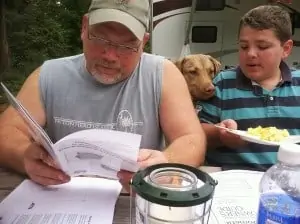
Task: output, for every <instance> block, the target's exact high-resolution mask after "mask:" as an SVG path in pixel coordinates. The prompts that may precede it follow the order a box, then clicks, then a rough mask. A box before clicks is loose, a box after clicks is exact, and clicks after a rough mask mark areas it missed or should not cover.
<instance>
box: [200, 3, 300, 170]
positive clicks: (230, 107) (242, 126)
mask: <svg viewBox="0 0 300 224" xmlns="http://www.w3.org/2000/svg"><path fill="white" fill-rule="evenodd" d="M291 37H292V28H291V21H290V17H289V14H288V13H287V12H286V11H284V10H283V9H282V8H281V7H279V6H275V5H263V6H259V7H256V8H254V9H252V10H250V11H249V12H247V13H246V14H245V15H244V16H243V17H242V19H241V21H240V25H239V66H238V67H237V68H234V69H230V70H226V71H223V72H221V73H219V74H218V75H217V76H216V77H215V79H214V84H215V86H216V93H215V97H213V98H212V99H211V100H209V101H203V102H199V104H201V106H202V110H201V111H200V113H199V117H200V119H201V121H202V126H203V128H204V130H205V132H206V134H207V137H208V144H209V149H208V151H207V155H206V162H207V164H209V165H214V166H223V167H224V166H229V167H230V168H235V167H236V168H241V167H243V168H246V167H247V168H254V169H258V170H265V169H267V168H269V167H270V166H271V165H272V164H274V163H275V162H276V153H277V150H278V147H275V146H266V145H260V144H255V143H250V142H245V141H242V140H241V139H240V138H239V137H238V136H236V135H233V134H230V133H228V132H226V131H224V130H220V129H218V128H216V127H214V125H213V124H217V123H219V125H221V126H224V127H228V128H232V129H239V130H247V128H249V127H257V126H259V125H261V126H263V127H268V126H275V127H277V128H279V129H284V128H286V129H287V130H288V131H289V133H290V134H291V135H295V134H300V89H299V87H298V86H299V84H300V72H299V71H294V70H291V69H290V68H289V67H288V65H287V64H286V63H285V62H284V59H286V58H287V57H288V55H289V54H290V53H291V50H292V46H293V41H292V40H291Z"/></svg>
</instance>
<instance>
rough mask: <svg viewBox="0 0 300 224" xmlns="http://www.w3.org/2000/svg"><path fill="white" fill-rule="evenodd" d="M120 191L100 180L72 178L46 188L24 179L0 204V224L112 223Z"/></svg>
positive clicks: (114, 183)
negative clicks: (67, 181)
mask: <svg viewBox="0 0 300 224" xmlns="http://www.w3.org/2000/svg"><path fill="white" fill-rule="evenodd" d="M121 189H122V187H121V184H120V183H119V182H118V181H116V180H108V179H103V178H90V177H74V178H72V179H71V181H70V182H69V183H66V184H62V185H56V186H47V187H43V186H41V185H38V184H35V183H34V182H33V181H31V180H25V181H23V182H22V183H21V184H20V185H19V186H18V187H17V188H16V189H15V190H14V191H13V192H12V193H11V194H10V195H8V196H7V197H6V198H5V199H4V200H3V201H2V203H1V204H0V223H1V224H18V223H22V224H55V223H68V224H99V223H101V224H111V223H112V221H113V216H114V210H115V204H116V200H117V198H118V196H119V194H120V191H121Z"/></svg>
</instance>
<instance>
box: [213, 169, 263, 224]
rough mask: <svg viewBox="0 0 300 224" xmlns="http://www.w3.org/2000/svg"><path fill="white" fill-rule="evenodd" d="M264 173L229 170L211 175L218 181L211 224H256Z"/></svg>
mask: <svg viewBox="0 0 300 224" xmlns="http://www.w3.org/2000/svg"><path fill="white" fill-rule="evenodd" d="M263 174H264V173H263V172H259V171H251V170H228V171H220V172H215V173H211V174H210V175H211V176H212V178H214V179H215V180H217V181H218V185H217V186H216V189H215V193H214V197H213V201H212V207H211V214H210V219H209V224H224V223H227V224H233V223H241V224H256V217H257V211H258V204H259V183H260V180H261V178H262V176H263Z"/></svg>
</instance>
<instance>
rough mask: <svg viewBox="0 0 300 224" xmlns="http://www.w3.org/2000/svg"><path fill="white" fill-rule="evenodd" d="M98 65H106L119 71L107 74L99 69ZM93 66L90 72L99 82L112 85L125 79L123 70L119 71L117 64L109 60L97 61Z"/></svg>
mask: <svg viewBox="0 0 300 224" xmlns="http://www.w3.org/2000/svg"><path fill="white" fill-rule="evenodd" d="M98 66H100V67H105V68H107V69H115V70H116V71H117V73H116V74H105V73H103V72H102V73H100V72H99V71H98V70H97V67H98ZM91 68H92V69H91V71H90V73H91V74H92V76H93V77H94V79H95V80H96V81H97V82H100V83H102V84H105V85H111V84H115V83H118V82H120V81H122V80H123V75H122V73H121V71H119V70H118V69H117V66H115V65H114V64H113V63H110V62H107V61H101V62H99V61H97V62H96V63H93V64H92V66H91Z"/></svg>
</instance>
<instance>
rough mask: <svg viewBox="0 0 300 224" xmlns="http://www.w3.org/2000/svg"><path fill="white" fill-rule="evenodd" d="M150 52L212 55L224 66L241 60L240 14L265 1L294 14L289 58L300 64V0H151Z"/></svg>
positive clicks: (179, 54) (169, 55) (175, 57)
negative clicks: (239, 53) (291, 48)
mask: <svg viewBox="0 0 300 224" xmlns="http://www.w3.org/2000/svg"><path fill="white" fill-rule="evenodd" d="M151 4H152V21H151V22H150V23H151V26H150V27H151V28H150V33H151V51H152V53H154V54H158V55H163V56H165V57H167V58H169V59H177V58H179V57H180V56H182V54H183V53H182V52H183V49H184V48H185V47H189V49H190V53H192V54H193V53H203V54H209V55H212V56H213V57H215V58H217V59H218V60H219V61H220V62H221V64H222V68H224V67H225V66H236V65H237V61H238V55H237V52H238V25H239V20H240V18H241V16H242V15H243V14H244V13H246V12H247V11H248V10H250V9H251V8H254V7H256V6H258V5H262V4H278V5H280V6H281V7H283V8H285V9H286V10H287V11H288V12H289V13H290V16H291V20H292V24H293V40H294V46H295V47H294V49H293V52H292V54H291V56H290V57H289V58H288V59H287V63H288V64H289V65H290V66H294V67H297V66H299V65H300V48H299V47H300V0H286V1H274V0H152V1H151Z"/></svg>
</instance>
